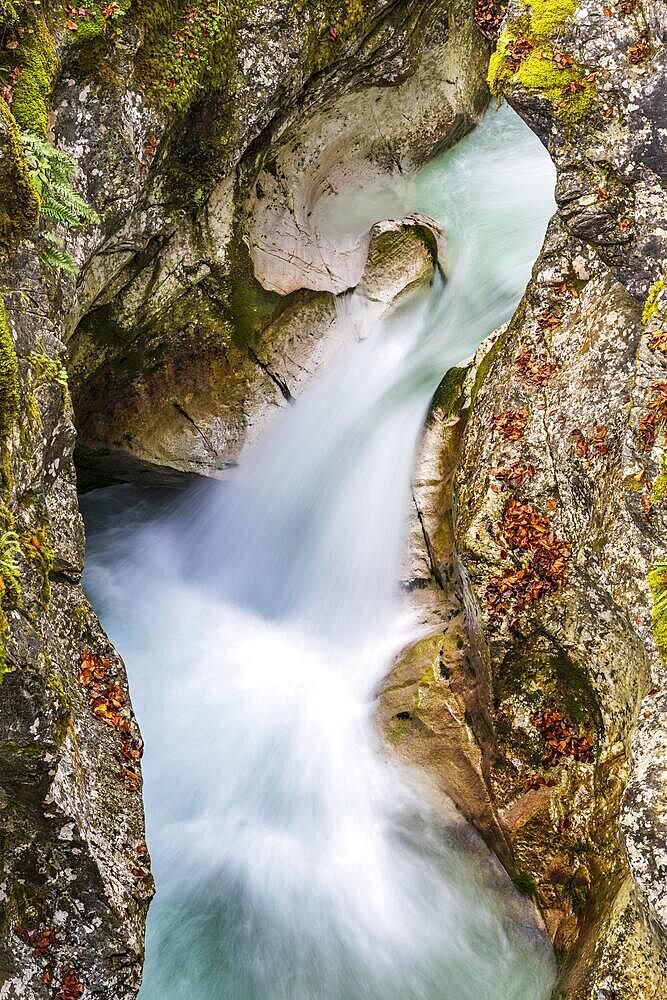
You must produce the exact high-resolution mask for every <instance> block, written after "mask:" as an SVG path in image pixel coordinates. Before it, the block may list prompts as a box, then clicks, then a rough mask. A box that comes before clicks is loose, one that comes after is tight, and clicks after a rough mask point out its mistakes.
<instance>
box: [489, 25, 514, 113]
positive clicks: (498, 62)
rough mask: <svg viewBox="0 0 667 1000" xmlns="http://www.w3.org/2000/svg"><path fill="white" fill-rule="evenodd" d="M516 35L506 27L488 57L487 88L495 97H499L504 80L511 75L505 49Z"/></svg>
mask: <svg viewBox="0 0 667 1000" xmlns="http://www.w3.org/2000/svg"><path fill="white" fill-rule="evenodd" d="M515 37H516V35H515V34H514V31H511V30H510V29H509V27H508V28H505V30H504V31H503V32H502V33H501V35H500V37H499V38H498V41H497V42H496V47H495V49H494V51H493V52H492V53H491V58H490V59H489V71H488V73H487V76H486V80H487V83H488V85H489V90H490V91H491V93H492V94H493V95H494V96H495V97H501V96H502V93H503V84H504V82H505V81H506V80H507V79H508V78H510V77H511V72H510V70H509V67H508V65H507V54H508V52H507V50H508V47H509V45H510V44H511V43H512V42H513V41H514V39H515Z"/></svg>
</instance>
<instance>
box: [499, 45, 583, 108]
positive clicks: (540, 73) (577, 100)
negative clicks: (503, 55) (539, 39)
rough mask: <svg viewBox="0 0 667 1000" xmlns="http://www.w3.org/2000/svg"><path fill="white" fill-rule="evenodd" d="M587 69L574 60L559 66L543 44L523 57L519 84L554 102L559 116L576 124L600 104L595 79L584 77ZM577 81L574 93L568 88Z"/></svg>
mask: <svg viewBox="0 0 667 1000" xmlns="http://www.w3.org/2000/svg"><path fill="white" fill-rule="evenodd" d="M584 77H585V73H584V70H583V68H582V67H581V66H579V65H577V64H575V65H573V66H566V67H564V68H562V69H561V68H560V67H559V66H557V65H556V63H555V62H554V60H553V53H551V52H549V51H547V50H545V49H544V48H541V49H540V50H536V49H533V51H532V52H531V53H530V55H529V56H528V57H527V58H526V59H524V61H523V62H522V63H521V66H520V67H519V70H518V72H517V73H516V75H515V79H516V81H517V83H518V84H519V86H520V87H522V88H523V89H524V90H528V91H530V92H531V93H536V94H539V95H540V96H541V97H544V98H545V99H546V100H547V101H549V102H550V104H552V105H553V107H554V111H555V113H556V117H557V118H559V119H560V120H561V121H563V122H565V124H567V125H575V124H576V123H577V122H580V121H581V120H582V119H584V118H587V117H588V116H589V115H590V114H591V112H592V111H593V110H594V109H595V108H596V107H597V103H598V99H597V91H596V89H595V86H594V84H593V83H590V82H586V81H585V80H584ZM570 84H576V85H577V87H580V86H581V88H582V89H580V90H579V89H577V90H576V92H575V93H571V92H570V91H569V90H568V89H567V88H568V85H570Z"/></svg>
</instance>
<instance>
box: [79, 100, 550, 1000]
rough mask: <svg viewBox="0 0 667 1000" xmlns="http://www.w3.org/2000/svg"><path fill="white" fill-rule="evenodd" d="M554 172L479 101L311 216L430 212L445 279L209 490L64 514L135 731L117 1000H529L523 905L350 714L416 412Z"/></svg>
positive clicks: (472, 338) (375, 621)
mask: <svg viewBox="0 0 667 1000" xmlns="http://www.w3.org/2000/svg"><path fill="white" fill-rule="evenodd" d="M553 183H554V175H553V170H552V168H551V164H550V161H549V159H548V157H547V155H546V153H545V152H544V151H543V150H542V148H541V146H540V145H539V143H538V142H537V140H536V139H535V138H534V136H533V135H532V133H531V132H530V131H529V130H528V129H527V128H526V127H525V126H524V125H523V124H522V123H521V122H520V121H519V120H518V119H517V118H515V117H514V116H513V115H512V114H511V112H509V111H508V110H507V109H501V110H500V111H499V112H490V113H489V114H488V115H487V117H486V118H485V120H484V122H483V123H482V125H481V126H480V127H479V128H478V129H477V130H476V131H475V132H474V133H473V134H471V135H470V136H469V137H468V138H466V139H465V140H464V141H463V142H461V143H460V144H458V145H457V146H456V147H455V148H454V149H453V150H451V151H449V152H448V153H447V154H445V155H443V156H441V157H439V158H438V159H437V160H436V161H434V162H433V163H431V164H429V165H428V166H427V167H425V168H424V169H422V170H421V171H420V172H419V173H418V174H417V175H415V176H412V177H402V178H396V179H394V180H392V181H391V182H388V181H386V180H385V181H384V182H383V183H382V184H378V185H377V187H376V188H375V189H371V190H369V189H365V190H364V191H359V192H352V193H351V194H347V195H340V196H338V197H337V198H334V199H331V200H330V202H327V203H323V204H321V205H320V206H318V209H317V213H318V214H317V224H318V225H319V226H320V227H321V231H322V232H323V233H324V232H326V233H327V235H328V237H329V238H335V236H336V232H337V231H338V232H340V233H343V232H344V233H347V234H349V233H354V232H359V233H361V232H363V231H365V230H367V229H368V228H369V226H370V225H371V224H372V223H373V222H375V221H377V220H378V219H380V218H385V217H387V216H392V217H401V216H402V215H404V214H406V213H407V212H409V211H421V212H425V213H428V214H430V215H431V216H434V217H436V218H437V219H439V220H441V222H442V224H443V225H444V227H445V230H446V233H447V238H448V243H449V249H448V265H447V270H448V275H447V280H446V282H445V281H443V280H442V279H441V278H438V279H437V280H436V281H435V282H434V285H433V287H432V288H431V289H430V290H421V291H417V292H414V293H413V294H411V295H409V296H408V297H407V298H405V300H404V301H402V302H401V303H400V305H399V306H398V307H397V308H395V309H394V310H393V311H392V313H391V314H390V315H389V316H388V317H386V318H385V319H383V320H382V321H380V322H379V323H377V324H376V325H375V326H374V327H373V328H372V329H371V330H370V331H369V332H368V335H367V336H363V337H353V338H350V337H348V338H344V337H342V338H341V343H342V345H343V346H341V349H340V352H339V354H338V355H337V357H336V358H335V360H334V361H333V362H332V364H331V365H330V367H328V369H327V370H326V371H324V372H323V373H322V374H320V375H319V376H317V377H316V378H315V379H314V380H313V382H312V384H311V385H310V386H309V387H308V388H307V390H306V391H305V392H304V394H303V396H302V397H300V399H299V400H298V402H297V404H296V405H295V406H294V407H290V408H288V409H286V410H285V411H284V412H283V413H281V414H280V416H279V417H278V418H277V419H276V421H275V423H274V424H273V425H272V426H271V427H270V429H269V430H268V432H267V433H266V434H265V435H264V436H263V438H262V439H261V441H260V442H259V443H258V444H257V445H256V446H255V447H254V449H253V450H252V452H251V453H250V454H248V456H247V457H246V458H245V460H244V461H243V463H242V464H241V467H240V468H239V470H238V472H237V474H236V475H235V478H234V479H233V480H232V481H231V482H229V483H225V484H220V483H210V484H206V485H204V486H202V485H198V486H196V487H193V488H192V489H190V490H189V491H187V493H186V494H185V496H180V497H178V499H177V500H173V499H167V500H164V499H163V498H162V497H160V496H159V495H158V494H156V493H155V492H154V491H153V492H151V491H143V492H142V491H139V490H137V489H135V488H132V487H117V488H114V489H112V490H108V491H101V492H99V493H97V494H92V495H90V496H89V497H88V498H87V500H86V504H85V513H86V518H87V524H88V531H89V554H88V564H87V571H86V586H87V589H88V592H89V594H90V596H91V599H92V600H93V602H94V604H95V606H96V608H97V610H98V612H99V613H100V616H101V618H102V621H103V622H104V624H105V625H106V627H107V629H108V631H109V633H110V635H111V637H112V639H113V640H114V642H115V643H116V645H117V647H118V648H119V650H120V651H121V653H122V654H123V655H124V657H125V659H126V661H127V666H128V670H129V674H130V680H131V686H132V691H133V698H134V702H135V706H136V709H137V714H138V716H139V720H140V722H141V725H142V728H143V731H144V734H145V737H146V756H145V760H144V774H145V782H146V787H145V795H146V805H147V821H148V832H149V846H150V848H151V852H152V856H153V861H154V868H155V873H156V878H157V883H158V895H157V898H156V900H155V903H154V904H153V908H152V911H151V916H150V920H149V933H148V952H147V965H146V975H145V982H144V986H143V989H142V993H141V997H142V1000H158V998H164V1000H181V998H182V1000H185V998H188V1000H540V998H545V997H547V996H548V995H549V993H550V990H551V984H552V980H553V969H552V963H551V959H550V956H549V951H548V949H547V947H546V946H545V944H544V942H543V940H542V939H541V938H540V936H539V935H536V934H535V932H534V930H533V928H532V924H531V920H530V914H529V907H528V904H526V906H525V907H523V908H522V907H521V906H520V905H519V904H518V903H516V901H514V902H513V899H514V897H513V895H512V894H511V893H510V892H509V891H508V888H507V885H508V883H507V880H506V879H504V877H503V875H502V874H501V873H499V872H498V871H497V870H495V869H494V867H493V864H492V862H491V860H490V858H489V857H488V856H487V854H486V853H485V852H484V850H483V849H482V848H481V846H480V845H479V844H478V843H477V842H476V840H475V838H474V837H473V836H472V835H471V834H470V835H466V836H464V835H463V832H462V827H463V824H462V822H461V821H460V820H458V819H457V818H456V817H455V816H452V817H451V818H450V819H449V820H446V819H445V818H443V816H442V813H441V812H440V811H436V810H435V809H434V808H433V807H432V804H431V801H430V792H429V789H428V788H425V787H422V785H421V781H420V779H419V777H418V776H416V775H414V774H412V773H411V772H410V771H408V770H407V769H405V768H403V767H402V766H399V765H398V764H397V763H396V762H394V761H393V760H392V759H391V757H390V756H389V755H388V754H387V752H386V750H385V749H384V748H383V745H382V742H381V739H380V737H379V735H378V734H377V732H376V731H375V728H374V723H373V713H374V695H375V692H376V690H377V686H378V684H379V682H380V681H381V679H382V678H383V677H384V676H385V675H386V673H387V671H388V669H389V666H390V664H391V662H392V658H393V657H394V656H395V655H396V653H397V652H398V651H399V650H400V649H401V647H402V646H403V645H404V644H405V643H406V642H407V641H409V639H410V637H411V636H412V635H413V634H414V623H413V622H412V620H411V617H410V613H409V610H408V608H407V606H406V604H405V602H404V600H403V598H402V595H401V593H400V591H399V589H398V587H397V580H398V578H399V573H400V564H401V558H402V555H403V549H404V544H405V529H406V522H407V514H408V499H409V484H410V474H411V470H412V466H413V463H414V456H415V449H416V446H417V443H418V440H419V434H420V428H421V425H422V423H423V420H424V416H425V413H426V411H427V408H428V405H429V400H430V398H431V396H432V394H433V392H434V390H435V388H436V387H437V385H438V383H439V381H440V379H441V378H442V375H443V373H444V372H445V371H446V370H447V369H448V368H449V367H451V366H452V365H454V364H457V363H460V362H461V361H462V360H463V359H465V358H466V357H468V356H469V355H470V354H471V353H472V352H473V351H474V349H475V347H476V346H477V344H478V343H479V341H480V340H481V339H482V338H483V337H484V336H486V335H487V334H489V333H490V332H491V331H492V330H493V329H494V328H495V327H497V326H498V325H499V324H500V323H502V322H504V321H505V320H507V319H508V318H509V316H510V315H511V313H512V310H513V309H514V307H515V306H516V303H517V301H518V298H519V296H520V294H521V291H522V289H523V287H524V286H525V283H526V280H527V278H528V274H529V271H530V267H531V264H532V262H533V260H534V259H535V257H536V255H537V252H538V250H539V246H540V243H541V241H542V238H543V236H544V231H545V228H546V223H547V221H548V218H549V216H550V214H551V213H552V211H553V207H554V206H553ZM360 309H361V310H363V304H360V303H359V302H358V301H350V297H349V296H348V297H347V298H341V301H340V308H339V312H338V323H339V324H345V323H346V322H349V321H350V319H351V317H353V318H354V322H355V325H356V326H358V328H359V329H360V330H363V329H364V323H363V317H361V318H360V313H359V310H360ZM480 859H482V863H481V864H480Z"/></svg>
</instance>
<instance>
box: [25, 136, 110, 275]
mask: <svg viewBox="0 0 667 1000" xmlns="http://www.w3.org/2000/svg"><path fill="white" fill-rule="evenodd" d="M21 139H22V141H23V148H24V150H25V155H26V162H27V164H28V174H29V177H30V180H31V182H32V184H33V186H34V188H35V190H36V191H37V193H38V195H39V197H40V201H41V210H40V214H41V217H42V218H43V219H46V220H47V221H48V222H49V223H50V224H51V226H53V229H49V230H47V231H46V232H45V233H44V234H43V240H44V246H43V249H42V252H41V255H40V256H41V259H42V262H43V263H44V264H46V266H47V267H50V268H52V269H53V270H56V271H64V272H65V273H67V274H72V275H75V274H76V273H77V271H78V267H77V265H76V262H75V261H74V259H73V258H72V257H71V256H70V254H69V253H68V252H67V251H66V250H65V248H64V246H63V236H62V235H61V234H62V232H63V230H72V229H83V227H84V225H85V224H86V223H93V222H99V216H98V214H97V212H96V211H95V210H94V209H93V208H91V206H90V205H89V204H88V202H87V201H86V200H85V199H84V198H82V197H81V196H80V195H79V194H77V193H76V191H75V190H74V188H73V187H72V180H73V179H74V172H75V170H76V164H75V162H74V160H73V159H72V158H71V157H70V156H67V155H66V154H65V153H61V152H60V151H59V150H57V149H55V148H54V147H53V146H52V145H51V144H50V143H48V142H45V141H44V140H43V139H42V138H40V136H38V135H33V134H32V133H29V132H24V133H22V135H21ZM58 230H60V232H58Z"/></svg>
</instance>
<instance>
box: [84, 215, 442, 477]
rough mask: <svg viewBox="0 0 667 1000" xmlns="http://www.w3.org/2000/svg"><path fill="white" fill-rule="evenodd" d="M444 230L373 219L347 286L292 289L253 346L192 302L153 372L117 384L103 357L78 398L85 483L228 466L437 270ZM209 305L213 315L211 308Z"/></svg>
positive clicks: (213, 472)
mask: <svg viewBox="0 0 667 1000" xmlns="http://www.w3.org/2000/svg"><path fill="white" fill-rule="evenodd" d="M440 238H441V237H440V233H439V231H438V229H437V226H436V225H435V223H433V222H432V221H430V220H426V219H421V218H407V219H406V220H405V221H404V222H399V223H393V224H385V225H380V226H377V227H374V228H373V230H372V232H371V233H370V234H369V239H370V244H369V247H368V248H367V254H368V259H367V262H366V263H365V269H364V272H363V275H362V277H361V280H360V281H359V283H358V285H357V288H356V290H355V291H354V295H350V296H347V297H346V296H340V297H339V298H338V299H337V298H336V296H335V295H334V294H333V293H331V292H318V293H313V294H310V293H299V294H296V295H294V296H292V297H291V298H290V299H289V301H288V302H287V303H285V304H284V305H283V307H282V308H281V310H280V311H279V312H278V314H277V315H276V317H275V318H274V319H273V320H272V321H270V322H269V323H268V325H267V326H266V327H265V328H264V329H263V331H262V335H261V340H260V341H259V342H258V343H257V344H256V346H252V345H251V344H246V345H245V346H242V345H240V344H238V342H236V341H235V338H234V336H233V332H232V331H231V329H229V328H225V327H224V326H223V327H222V328H220V327H216V330H217V334H218V335H217V336H214V335H213V331H212V330H211V329H207V328H206V327H205V326H204V327H203V328H202V325H203V324H204V315H203V313H201V312H200V314H199V317H198V320H199V322H198V323H197V324H196V325H195V324H192V325H190V324H188V328H187V340H186V341H185V342H184V343H182V344H181V345H180V346H179V348H178V350H174V353H173V354H169V355H168V356H166V357H165V359H164V361H163V362H162V364H161V365H160V366H159V368H158V369H157V370H156V372H155V373H154V374H149V373H143V372H142V373H141V375H140V376H137V378H136V379H135V381H134V382H133V384H132V386H128V387H126V395H123V396H120V395H119V394H118V385H116V386H110V385H109V386H108V382H109V379H110V378H111V377H112V376H111V375H110V373H109V372H108V371H107V370H106V369H105V370H104V371H103V373H102V375H101V377H100V379H99V380H95V381H94V382H92V383H91V388H92V387H93V386H96V387H97V392H96V393H95V395H94V396H91V397H90V398H89V399H88V397H86V400H85V401H84V400H82V399H80V400H79V403H78V408H77V417H78V421H80V422H81V424H82V425H83V426H85V428H86V432H85V433H86V438H85V439H84V440H82V441H80V442H79V446H78V447H79V454H80V459H81V462H82V463H83V465H84V470H83V474H82V482H83V484H84V485H85V484H86V482H88V481H89V480H90V479H91V478H92V481H93V482H95V481H99V480H100V479H104V478H105V477H108V478H110V479H112V480H113V479H116V480H123V479H126V478H129V479H139V480H140V481H143V482H156V483H161V482H169V481H170V480H172V479H174V478H176V477H178V474H179V473H189V474H193V473H194V474H201V475H209V476H224V474H225V472H226V470H228V469H230V468H233V467H234V466H236V465H237V463H238V460H239V458H240V457H241V455H242V453H243V452H244V451H245V449H246V448H247V447H248V446H249V445H251V444H252V443H253V441H255V440H256V438H257V436H258V435H259V434H260V433H261V431H262V430H263V428H264V427H265V426H266V425H267V423H268V422H269V421H270V420H271V419H272V417H273V416H274V415H275V414H276V413H278V412H280V410H281V409H283V408H284V407H286V406H289V405H291V404H292V403H293V402H294V400H295V399H296V397H297V396H298V395H299V393H300V391H301V390H302V388H303V387H304V386H305V385H306V384H307V383H308V380H309V379H310V378H311V377H312V376H313V375H314V374H315V372H316V371H317V370H318V369H319V368H320V367H321V366H322V365H323V364H325V363H326V362H327V361H329V360H330V359H331V358H332V357H333V355H334V354H335V353H336V352H337V351H338V350H339V349H340V348H341V346H343V345H344V344H345V343H349V342H350V340H352V339H354V338H355V337H361V336H364V334H365V332H367V330H368V328H369V327H370V325H371V324H372V323H373V322H375V321H377V320H378V319H379V318H380V316H381V315H382V314H383V313H384V312H386V310H387V308H388V307H389V306H390V305H391V303H392V302H394V301H395V299H396V298H397V297H398V296H399V295H400V294H401V293H403V292H404V291H406V290H407V289H408V288H410V287H413V286H416V285H417V284H419V283H423V282H426V283H428V282H429V281H430V280H431V279H432V278H433V273H434V265H435V264H436V263H437V259H438V240H439V239H440ZM200 305H201V303H200ZM206 317H207V318H208V320H210V322H211V323H212V324H214V325H215V324H216V318H215V314H214V312H212V311H207V313H206ZM107 386H108V394H107Z"/></svg>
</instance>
